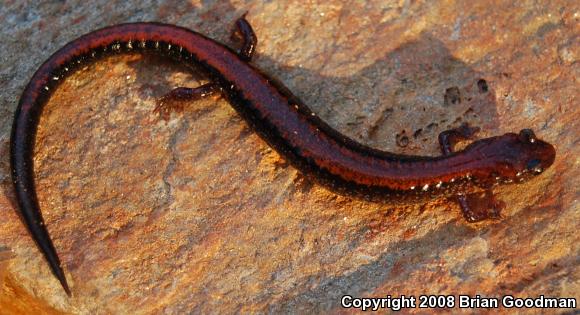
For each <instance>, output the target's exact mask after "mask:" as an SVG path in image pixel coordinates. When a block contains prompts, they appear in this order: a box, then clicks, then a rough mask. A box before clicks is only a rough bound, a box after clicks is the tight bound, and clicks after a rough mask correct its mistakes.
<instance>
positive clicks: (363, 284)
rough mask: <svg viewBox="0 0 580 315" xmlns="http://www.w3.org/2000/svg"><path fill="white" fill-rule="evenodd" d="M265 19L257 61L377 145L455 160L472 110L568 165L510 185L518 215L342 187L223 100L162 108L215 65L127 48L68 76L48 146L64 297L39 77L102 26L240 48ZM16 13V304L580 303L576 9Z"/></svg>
mask: <svg viewBox="0 0 580 315" xmlns="http://www.w3.org/2000/svg"><path fill="white" fill-rule="evenodd" d="M246 11H249V14H248V19H249V21H250V22H251V23H252V25H253V27H254V29H255V30H256V32H257V34H258V39H259V46H258V55H257V57H256V58H255V60H254V63H255V64H256V65H257V66H258V67H260V68H262V69H264V70H265V71H266V72H268V73H270V74H272V75H273V76H274V77H277V78H279V80H280V81H282V82H284V83H285V84H286V85H287V86H288V87H289V88H290V89H291V90H292V91H294V92H295V93H296V94H297V95H298V96H299V97H301V98H302V99H303V100H304V101H305V103H306V104H309V106H311V108H312V109H313V110H314V111H315V112H316V113H318V114H319V115H320V116H322V117H323V118H324V119H325V120H326V121H328V122H329V123H330V124H331V125H332V126H334V127H335V128H337V129H338V130H340V131H342V132H344V133H346V134H348V135H350V136H351V137H353V138H355V139H357V140H359V141H361V142H364V143H367V144H369V145H371V146H374V147H377V148H380V149H385V150H390V151H395V152H399V153H405V154H420V155H437V154H438V153H439V152H438V148H437V141H436V136H437V134H438V133H439V132H441V131H443V130H445V129H448V128H449V127H455V126H458V125H459V124H461V123H462V122H469V123H471V124H473V125H478V126H480V127H481V128H482V132H481V133H480V135H479V136H481V137H484V136H491V135H498V134H502V133H505V132H513V131H519V130H520V129H522V128H532V129H534V130H535V131H536V133H537V134H538V135H539V137H541V138H543V139H545V140H547V141H549V142H551V143H555V144H556V147H557V158H556V162H555V164H554V166H553V167H552V168H550V169H549V170H548V171H547V172H546V173H545V174H543V175H542V176H540V177H538V178H536V179H534V180H532V181H530V182H528V183H525V184H522V185H514V186H505V187H501V188H500V189H497V190H496V193H497V194H498V196H499V198H500V199H502V200H503V201H504V202H505V203H506V204H507V207H506V209H505V210H504V211H503V215H504V217H505V218H504V219H502V220H500V221H489V222H483V223H478V224H468V223H466V222H465V221H464V220H463V219H462V217H461V214H460V212H459V208H458V206H457V205H456V204H454V203H453V202H450V201H447V200H444V199H439V200H435V201H432V202H428V203H426V204H419V205H408V206H395V205H391V204H389V203H370V202H364V201H360V200H354V199H350V198H348V197H344V196H337V195H335V194H333V193H330V192H328V191H326V190H325V189H324V188H321V187H319V186H317V185H315V184H313V183H311V182H309V181H307V180H305V179H303V178H302V177H301V176H300V175H299V174H298V173H297V171H296V170H294V169H293V168H291V167H289V166H287V164H285V163H284V161H283V160H282V159H281V158H280V157H279V156H278V155H277V154H276V153H275V152H273V151H272V150H271V149H269V148H268V147H267V145H266V144H265V143H264V142H263V141H262V140H260V139H259V138H258V137H257V136H256V135H255V134H254V133H253V132H252V131H251V130H250V129H249V128H248V127H247V126H246V124H245V123H244V122H243V121H242V120H241V119H240V118H239V117H238V116H237V115H236V113H235V112H234V110H233V109H231V108H230V107H229V106H228V104H227V102H226V101H225V100H223V99H219V98H213V99H207V100H202V101H199V102H196V103H195V104H192V105H191V106H190V107H188V108H187V109H186V110H185V111H184V112H183V113H178V114H174V115H172V117H171V119H170V120H169V121H168V122H165V121H163V120H160V119H159V118H158V117H157V116H155V115H154V114H153V113H152V109H153V108H154V106H155V99H156V98H158V97H160V96H162V95H163V94H164V93H166V92H167V91H169V90H170V89H172V88H173V87H176V86H195V85H198V84H200V83H203V82H205V81H204V78H203V76H200V75H199V74H197V73H191V72H188V71H186V69H183V68H182V67H179V65H175V64H171V63H167V62H164V61H162V60H159V59H156V58H152V57H140V56H117V57H111V58H108V59H104V60H102V61H100V62H98V63H95V64H93V65H90V66H88V67H86V68H84V69H82V70H81V71H78V72H77V73H76V74H74V75H73V76H71V77H70V78H69V79H67V80H66V81H65V82H64V83H63V84H62V85H61V86H60V87H59V89H58V91H57V92H56V94H55V95H54V96H53V97H52V99H51V100H50V102H49V104H48V105H47V106H46V108H45V110H44V113H43V116H42V121H41V125H40V127H39V133H38V137H37V142H36V144H37V147H36V155H35V167H36V170H37V171H36V176H37V187H38V195H39V199H40V203H41V207H42V209H43V215H44V218H45V221H46V223H47V226H48V229H49V231H50V233H51V235H52V237H53V239H54V241H55V246H56V248H57V249H58V252H59V255H60V257H61V260H62V261H63V264H64V266H65V270H66V272H67V277H68V279H69V281H70V284H71V286H72V289H73V297H72V298H67V296H66V295H65V294H64V292H63V291H62V289H61V288H60V286H59V285H58V283H57V281H56V280H55V279H54V278H53V276H52V275H51V273H50V271H49V269H48V266H47V264H46V263H45V261H44V260H43V258H42V256H41V254H40V253H39V251H38V250H37V248H36V247H35V245H34V243H33V241H32V240H31V239H30V237H29V236H28V234H27V231H26V229H25V227H24V226H23V224H22V223H21V221H20V220H19V218H18V215H17V211H16V209H15V207H14V205H13V199H14V195H13V193H12V186H11V182H10V179H9V159H8V151H9V135H10V132H9V131H10V126H11V123H12V117H13V113H14V110H15V108H16V104H17V102H18V97H19V95H20V93H21V91H22V89H23V87H24V86H25V84H26V83H27V81H28V80H29V78H30V77H31V75H32V74H33V73H34V71H35V70H36V68H37V67H38V66H39V65H40V64H41V62H42V61H43V60H45V59H46V58H48V56H49V55H50V53H52V52H54V51H55V50H57V49H58V48H59V47H61V46H62V45H64V44H65V43H66V42H67V41H69V40H71V39H73V38H76V37H77V36H79V35H80V34H82V33H85V32H88V31H90V30H93V29H96V28H99V27H103V26H106V25H111V24H116V23H121V22H129V21H143V20H155V21H161V22H167V23H174V24H178V25H182V26H186V27H189V28H191V29H195V30H198V31H200V32H201V33H204V34H207V35H208V36H210V37H212V38H216V39H218V40H220V41H223V42H226V43H228V44H231V45H233V44H232V43H231V41H230V40H229V30H230V29H231V26H232V23H233V21H234V20H235V18H237V17H239V16H240V15H242V14H243V13H244V12H246ZM0 21H1V22H2V25H3V28H2V29H1V30H0V39H1V42H2V43H3V49H2V50H1V51H0V62H1V64H2V68H1V69H0V87H1V89H0V184H1V185H0V188H1V190H0V192H2V193H1V194H0V217H1V218H2V220H0V313H6V314H8V313H30V312H38V311H39V310H44V312H45V313H49V314H52V313H74V314H89V313H90V314H93V313H115V314H119V313H135V312H136V313H141V314H143V313H146V314H150V313H170V314H173V313H183V312H192V313H200V312H204V313H206V312H215V313H232V312H273V313H279V312H281V311H296V310H299V311H301V312H309V313H311V312H321V311H333V312H339V311H341V310H342V309H341V307H340V298H341V297H342V296H343V295H345V294H349V295H352V296H364V297H371V296H375V297H377V296H378V297H381V296H386V295H393V296H399V295H403V294H405V295H415V296H418V295H421V294H434V295H441V294H454V295H459V294H470V295H476V294H479V295H481V296H489V297H498V296H502V295H506V294H512V295H517V296H520V297H537V296H539V295H540V294H543V295H545V296H561V297H564V296H565V297H575V298H577V299H579V298H580V284H579V282H578V279H579V275H580V274H579V273H580V269H579V246H578V244H579V236H578V235H579V234H578V233H577V231H578V223H579V222H580V221H579V219H580V212H579V211H578V203H577V200H578V197H579V193H578V184H579V182H578V178H580V171H579V170H580V169H579V167H578V165H579V163H580V161H579V160H578V157H579V156H580V154H579V153H580V152H579V149H578V148H579V147H578V145H577V143H578V134H579V129H580V126H579V124H578V122H579V121H580V119H578V118H579V117H580V110H579V108H580V107H579V106H578V103H579V100H578V96H579V92H578V91H579V90H578V86H579V83H580V82H579V74H580V63H579V62H578V58H579V53H580V27H579V25H580V23H579V21H580V5H578V2H577V1H561V0H557V1H550V2H549V4H548V2H544V3H537V2H532V1H524V2H519V3H517V4H515V3H513V2H512V1H494V2H487V1H445V2H433V1H412V2H410V1H393V2H390V3H385V4H378V3H377V4H371V3H366V4H365V2H364V1H363V2H356V3H351V4H349V5H348V6H347V5H345V4H343V1H320V2H319V3H314V2H309V3H308V4H304V2H302V1H284V2H277V1H272V2H261V1H248V2H243V3H242V2H231V3H226V2H221V1H203V2H202V3H197V2H195V3H193V4H191V3H186V2H179V1H162V3H158V2H156V1H101V0H98V1H91V2H84V1H66V2H61V1H46V2H43V3H40V4H37V3H36V2H35V1H13V0H8V1H4V3H3V5H2V6H0ZM480 79H484V80H486V82H487V86H488V88H487V89H482V87H481V86H478V84H477V82H478V80H480ZM419 311H420V310H417V309H414V310H410V312H419ZM503 311H507V310H505V309H504V310H503ZM531 312H535V311H531ZM494 313H495V312H494Z"/></svg>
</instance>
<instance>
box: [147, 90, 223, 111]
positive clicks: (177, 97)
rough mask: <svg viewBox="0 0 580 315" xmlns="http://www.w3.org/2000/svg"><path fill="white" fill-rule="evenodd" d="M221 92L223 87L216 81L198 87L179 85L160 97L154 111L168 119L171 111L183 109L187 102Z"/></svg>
mask: <svg viewBox="0 0 580 315" xmlns="http://www.w3.org/2000/svg"><path fill="white" fill-rule="evenodd" d="M219 92H221V87H220V86H219V85H217V84H215V83H206V84H204V85H200V86H198V87H196V88H187V87H178V88H175V89H173V90H171V91H170V92H169V93H167V94H165V95H164V96H162V97H161V98H159V99H158V100H157V106H155V109H154V110H153V112H155V113H157V114H159V115H160V116H161V117H162V118H163V119H164V120H168V119H169V115H171V112H174V111H175V112H181V111H183V108H184V105H185V103H186V102H191V101H197V100H200V99H202V98H205V97H208V96H211V95H214V94H216V93H219Z"/></svg>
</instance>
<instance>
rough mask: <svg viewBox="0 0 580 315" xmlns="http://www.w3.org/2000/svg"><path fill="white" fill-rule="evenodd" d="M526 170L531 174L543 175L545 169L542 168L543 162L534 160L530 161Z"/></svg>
mask: <svg viewBox="0 0 580 315" xmlns="http://www.w3.org/2000/svg"><path fill="white" fill-rule="evenodd" d="M526 168H527V169H528V171H530V172H534V173H536V174H539V173H541V172H542V171H543V170H544V169H543V168H542V162H541V161H540V160H539V159H532V160H529V161H528V164H527V165H526Z"/></svg>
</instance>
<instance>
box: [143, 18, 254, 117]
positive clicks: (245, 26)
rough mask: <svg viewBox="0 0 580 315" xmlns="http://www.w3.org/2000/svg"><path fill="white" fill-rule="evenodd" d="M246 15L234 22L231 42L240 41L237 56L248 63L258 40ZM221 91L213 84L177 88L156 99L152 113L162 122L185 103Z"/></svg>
mask: <svg viewBox="0 0 580 315" xmlns="http://www.w3.org/2000/svg"><path fill="white" fill-rule="evenodd" d="M246 14H247V12H246V13H244V15H242V16H241V17H240V18H239V19H238V20H237V21H236V27H235V29H234V30H233V31H232V34H231V37H232V39H233V40H241V41H242V47H241V48H240V50H239V51H238V56H239V57H240V58H241V59H242V60H244V61H250V60H252V57H253V56H254V52H255V51H256V45H257V44H258V38H257V37H256V33H254V30H253V29H252V26H251V25H250V23H249V22H248V21H247V20H246ZM221 91H222V89H221V87H220V86H219V85H217V84H215V83H213V82H210V83H206V84H204V85H201V86H198V87H196V88H188V87H178V88H175V89H173V90H172V91H171V92H169V93H167V94H165V95H164V96H163V97H161V98H160V99H158V100H157V106H156V107H155V109H154V110H153V111H154V112H155V113H157V114H159V115H160V116H161V117H162V118H163V119H164V120H167V119H169V115H170V114H171V112H173V111H175V112H181V111H183V108H184V105H185V103H187V102H193V101H197V100H200V99H202V98H205V97H207V96H211V95H215V94H218V93H221Z"/></svg>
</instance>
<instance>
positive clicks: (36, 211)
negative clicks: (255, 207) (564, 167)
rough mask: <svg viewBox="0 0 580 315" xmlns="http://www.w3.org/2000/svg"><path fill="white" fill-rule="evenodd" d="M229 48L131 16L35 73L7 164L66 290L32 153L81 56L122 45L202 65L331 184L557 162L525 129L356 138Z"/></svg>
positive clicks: (485, 176)
mask: <svg viewBox="0 0 580 315" xmlns="http://www.w3.org/2000/svg"><path fill="white" fill-rule="evenodd" d="M253 49H254V46H253V45H248V46H247V47H246V50H247V52H246V53H245V54H244V53H240V54H238V53H236V52H234V51H232V50H231V49H229V48H227V47H225V46H223V45H221V44H219V43H217V42H215V41H213V40H211V39H208V38H206V37H204V36H203V35H200V34H198V33H195V32H193V31H191V30H188V29H185V28H181V27H177V26H173V25H164V24H157V23H133V24H122V25H117V26H112V27H108V28H105V29H101V30H98V31H95V32H92V33H89V34H87V35H85V36H82V37H80V38H78V39H76V40H74V41H72V42H70V43H69V44H67V45H66V46H64V47H63V48H61V49H60V50H59V51H57V52H56V53H55V54H53V55H52V56H51V57H50V58H49V59H48V60H47V61H46V62H45V63H44V64H43V65H42V66H41V67H40V68H39V69H38V71H37V72H36V73H35V74H34V76H33V77H32V79H31V80H30V82H29V84H28V86H27V87H26V89H25V90H24V92H23V94H22V97H21V98H20V103H19V105H18V108H17V110H16V114H15V118H14V124H13V129H12V139H11V152H10V158H11V166H12V176H13V182H14V187H15V190H16V197H17V201H18V206H19V208H20V211H21V213H22V216H23V218H24V221H25V222H26V225H27V227H28V229H29V230H30V232H31V234H32V236H33V238H34V239H35V241H36V242H37V244H38V246H39V247H40V249H41V250H42V252H43V254H44V255H45V257H46V259H47V260H48V262H49V264H50V266H51V268H52V271H53V273H54V274H55V275H56V276H57V278H58V279H59V280H60V282H61V284H62V285H63V287H64V289H65V291H66V292H67V293H68V294H69V295H70V290H69V288H68V285H67V284H66V279H65V277H64V273H63V271H62V268H61V266H60V261H59V259H58V256H57V254H56V250H55V249H54V246H53V244H52V241H51V239H50V237H49V235H48V232H47V230H46V228H45V226H44V223H43V219H42V215H41V212H40V207H39V204H38V200H37V196H36V188H35V185H34V170H33V152H34V142H35V135H36V129H37V125H38V121H39V118H40V115H41V113H42V108H43V106H44V104H45V103H46V102H47V101H48V98H49V97H50V95H51V93H52V91H54V90H55V88H56V87H57V86H58V84H59V82H61V81H62V80H63V79H64V78H65V77H66V76H67V74H69V73H71V72H72V71H73V70H74V68H76V67H77V66H78V65H80V64H84V63H86V62H90V61H92V60H96V59H98V58H99V57H101V56H104V55H109V54H117V53H136V52H137V53H155V54H158V55H162V56H167V57H168V58H171V59H176V60H179V61H180V62H182V63H183V64H185V65H191V64H196V65H201V66H202V67H203V68H204V69H205V70H206V71H207V73H208V74H209V77H210V79H211V80H212V82H214V83H215V84H217V85H218V86H219V87H220V88H221V91H222V93H223V94H224V95H225V96H226V97H227V99H228V100H229V101H230V103H231V105H232V106H233V107H234V108H235V109H236V110H237V112H238V113H239V114H240V115H241V116H242V117H243V118H244V119H245V120H246V121H247V122H248V124H249V125H251V126H252V127H253V128H254V130H255V131H256V132H258V134H259V135H260V136H261V137H262V138H263V139H264V140H265V141H266V142H267V143H268V144H270V145H271V146H272V147H273V148H274V149H276V151H278V152H279V153H280V154H281V155H282V156H284V157H285V158H286V159H287V160H288V161H289V162H290V163H291V164H292V165H293V166H294V167H296V168H297V169H299V170H300V171H302V172H303V173H305V174H307V175H309V176H310V177H311V178H313V179H315V180H316V181H318V182H319V183H321V184H323V185H325V186H327V187H329V188H330V189H331V190H334V191H338V192H341V193H349V194H355V195H358V196H363V197H368V198H384V199H387V200H388V199H389V198H390V197H393V196H399V197H411V199H415V198H418V197H421V196H433V195H441V194H443V195H451V194H454V193H457V192H466V191H470V190H472V189H473V187H475V186H476V185H479V186H483V187H488V186H489V185H493V184H496V183H507V182H518V181H521V180H523V179H525V178H527V177H528V175H529V174H538V173H540V172H541V171H542V170H544V169H546V168H548V167H549V166H550V165H551V164H552V163H553V161H554V156H555V151H554V148H553V146H551V145H550V144H548V143H546V142H543V141H541V140H538V139H536V138H535V136H534V135H533V133H532V132H531V131H529V130H522V131H521V132H520V134H512V133H509V134H505V135H503V136H499V137H492V138H487V139H482V140H479V141H475V142H473V143H472V144H470V145H469V146H468V147H466V148H465V149H464V150H462V151H459V152H456V153H450V154H449V155H446V156H441V157H420V156H404V155H397V154H392V153H389V152H384V151H379V150H375V149H372V148H369V147H367V146H365V145H362V144H359V143H357V142H355V141H354V140H351V139H349V138H348V137H346V136H344V135H342V134H341V133H339V132H337V131H335V130H334V129H332V128H331V127H330V126H329V125H328V124H326V123H325V122H323V121H322V120H321V119H319V118H318V117H317V116H316V114H315V113H313V112H312V111H311V110H310V109H309V108H308V107H307V106H305V105H304V104H303V103H302V102H301V101H300V100H298V99H297V98H296V97H295V96H293V95H292V93H291V92H290V91H288V89H286V88H285V87H283V86H282V85H281V84H280V83H277V82H276V81H275V80H273V79H271V78H269V77H268V76H266V75H264V74H263V73H262V72H261V71H259V70H257V69H256V68H254V66H252V65H251V64H249V63H248V59H249V57H248V56H251V52H252V51H253Z"/></svg>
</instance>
